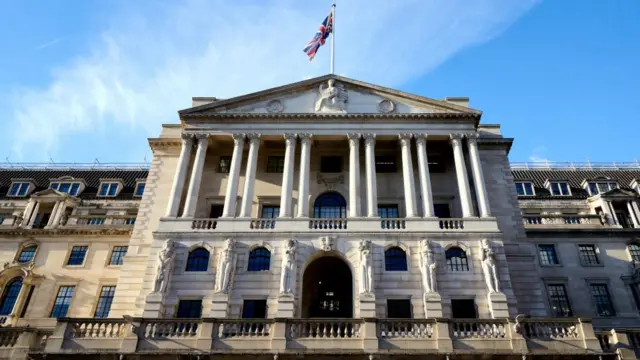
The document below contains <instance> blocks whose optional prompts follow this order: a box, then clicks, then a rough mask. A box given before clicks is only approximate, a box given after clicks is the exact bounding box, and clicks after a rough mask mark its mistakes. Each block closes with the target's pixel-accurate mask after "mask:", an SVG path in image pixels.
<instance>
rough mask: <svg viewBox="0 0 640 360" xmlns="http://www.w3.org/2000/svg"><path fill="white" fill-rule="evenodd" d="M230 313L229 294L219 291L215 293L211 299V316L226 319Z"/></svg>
mask: <svg viewBox="0 0 640 360" xmlns="http://www.w3.org/2000/svg"><path fill="white" fill-rule="evenodd" d="M228 313H229V294H224V293H217V294H213V298H212V299H211V312H209V317H212V318H220V319H224V318H227V317H228Z"/></svg>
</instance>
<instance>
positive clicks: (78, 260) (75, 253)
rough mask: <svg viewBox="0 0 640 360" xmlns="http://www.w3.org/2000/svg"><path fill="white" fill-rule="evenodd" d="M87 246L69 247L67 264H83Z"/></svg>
mask: <svg viewBox="0 0 640 360" xmlns="http://www.w3.org/2000/svg"><path fill="white" fill-rule="evenodd" d="M88 249H89V247H88V246H74V247H73V248H71V254H70V255H69V260H68V261H67V265H82V264H84V258H85V256H86V255H87V250H88Z"/></svg>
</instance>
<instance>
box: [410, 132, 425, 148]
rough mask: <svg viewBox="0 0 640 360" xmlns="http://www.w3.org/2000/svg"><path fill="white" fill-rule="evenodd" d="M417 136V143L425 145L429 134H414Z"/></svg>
mask: <svg viewBox="0 0 640 360" xmlns="http://www.w3.org/2000/svg"><path fill="white" fill-rule="evenodd" d="M413 136H414V137H415V138H416V145H418V146H423V145H425V144H426V143H427V136H428V135H427V134H413Z"/></svg>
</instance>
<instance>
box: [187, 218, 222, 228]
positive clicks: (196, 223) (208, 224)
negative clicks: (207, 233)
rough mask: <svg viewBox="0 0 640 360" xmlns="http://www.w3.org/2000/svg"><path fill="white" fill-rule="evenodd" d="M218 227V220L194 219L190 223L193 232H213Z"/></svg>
mask: <svg viewBox="0 0 640 360" xmlns="http://www.w3.org/2000/svg"><path fill="white" fill-rule="evenodd" d="M217 226H218V219H195V220H193V222H192V223H191V229H193V230H215V229H216V227H217Z"/></svg>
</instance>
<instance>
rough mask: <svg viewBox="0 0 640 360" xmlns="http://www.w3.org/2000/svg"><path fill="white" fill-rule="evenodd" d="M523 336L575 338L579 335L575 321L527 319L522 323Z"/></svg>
mask: <svg viewBox="0 0 640 360" xmlns="http://www.w3.org/2000/svg"><path fill="white" fill-rule="evenodd" d="M522 326H523V329H524V332H523V336H524V337H526V338H530V339H577V338H578V337H580V333H579V330H578V327H579V323H578V322H577V321H573V320H568V321H559V320H553V321H529V320H524V321H523V323H522Z"/></svg>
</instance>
